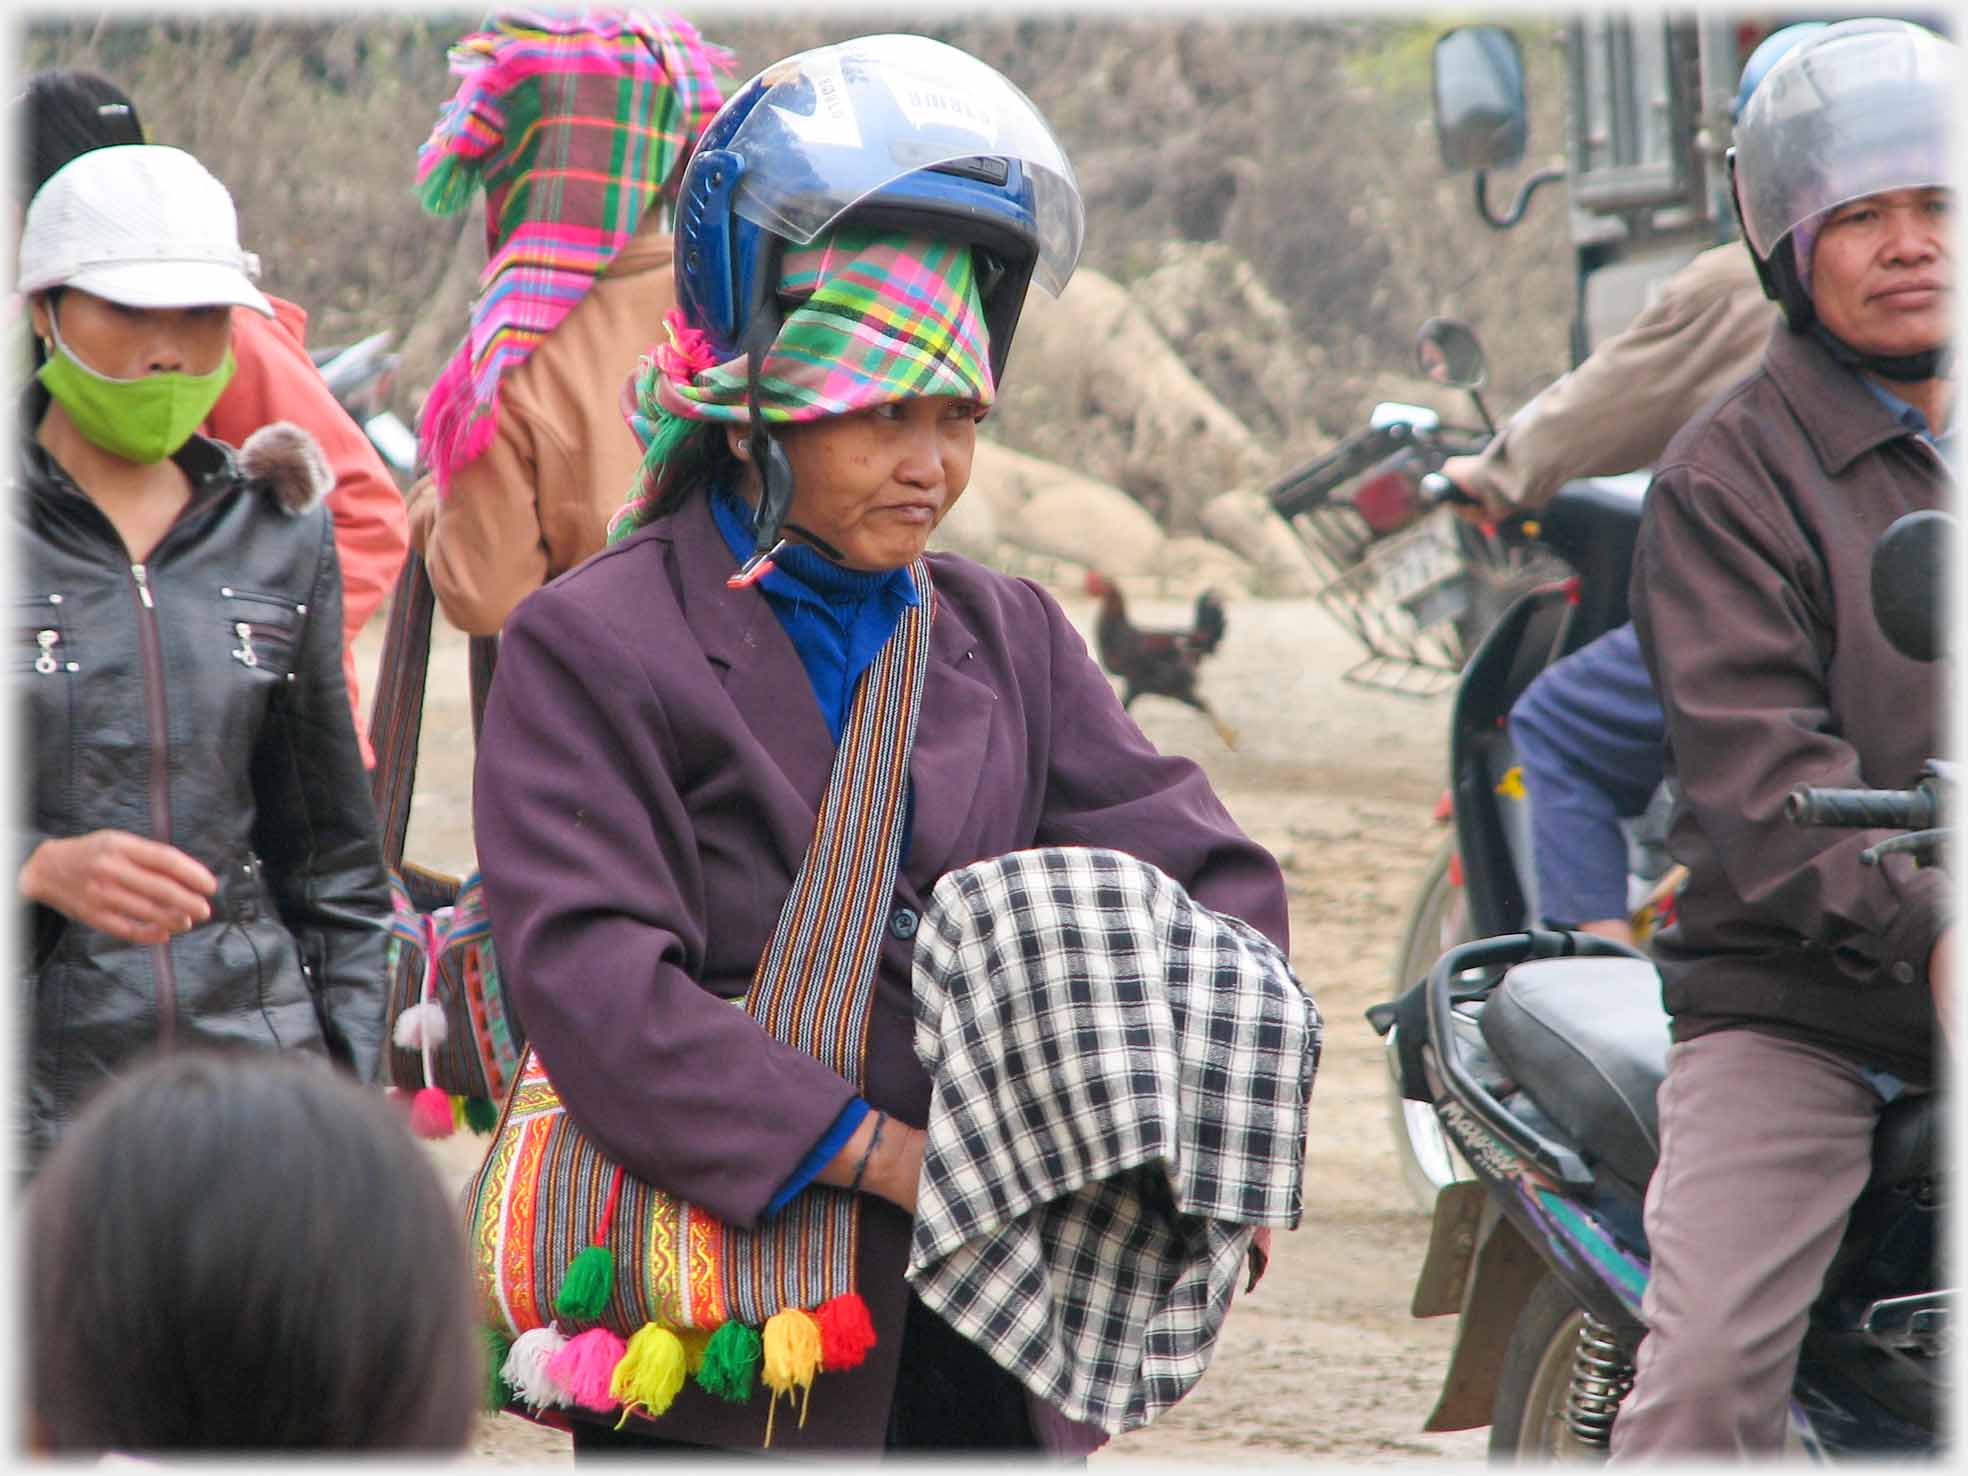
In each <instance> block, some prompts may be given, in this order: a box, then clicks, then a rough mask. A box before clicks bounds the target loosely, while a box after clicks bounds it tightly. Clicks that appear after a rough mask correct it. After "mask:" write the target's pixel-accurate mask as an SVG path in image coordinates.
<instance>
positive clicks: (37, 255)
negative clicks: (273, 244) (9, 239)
mask: <svg viewBox="0 0 1968 1476" xmlns="http://www.w3.org/2000/svg"><path fill="white" fill-rule="evenodd" d="M258 271H259V260H258V258H257V257H255V256H254V255H253V254H252V253H251V252H250V251H246V250H244V249H243V248H241V246H240V244H239V215H238V212H237V211H235V210H234V209H233V204H232V196H231V195H230V194H228V193H227V192H226V187H225V186H224V185H222V184H220V183H219V181H218V180H217V178H215V177H214V176H213V174H212V172H211V171H210V170H208V169H207V168H206V167H205V166H204V165H203V164H200V163H199V162H198V161H197V160H196V159H194V158H193V157H192V156H191V155H190V154H187V153H186V152H185V151H184V150H183V149H173V148H168V147H166V146H164V145H162V144H117V145H114V146H112V147H109V148H102V149H90V150H89V151H88V152H87V153H83V154H78V155H76V156H75V157H74V158H73V159H71V160H69V161H68V163H66V164H64V165H63V166H62V167H61V168H60V169H58V170H56V171H55V172H54V173H53V174H51V175H49V176H48V179H47V182H46V183H45V184H43V185H42V186H41V188H40V189H38V190H36V191H35V192H34V198H33V199H32V200H30V201H29V202H28V206H27V219H26V221H25V222H24V224H23V226H22V229H21V241H20V281H19V284H18V286H19V290H20V291H21V292H22V293H23V294H25V293H30V292H40V291H44V290H45V289H47V288H49V287H73V288H76V289H77V290H78V291H82V292H87V293H90V294H92V295H94V296H96V297H101V298H106V299H107V300H108V301H110V302H116V303H121V304H123V305H124V306H125V307H135V308H174V307H209V306H215V305H218V304H232V305H235V306H238V307H247V308H252V309H253V310H254V311H255V312H258V313H264V314H265V315H266V316H267V317H269V318H270V317H272V316H273V306H272V304H270V303H269V302H268V301H267V300H266V298H265V297H264V296H262V295H261V293H260V290H259V289H258V288H257V287H255V286H254V285H253V283H252V278H253V276H255V275H256V274H257V273H258Z"/></svg>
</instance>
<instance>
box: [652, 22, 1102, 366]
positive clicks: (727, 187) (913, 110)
mask: <svg viewBox="0 0 1968 1476" xmlns="http://www.w3.org/2000/svg"><path fill="white" fill-rule="evenodd" d="M850 214H851V215H852V217H853V221H854V223H855V224H856V225H868V226H874V227H881V228H889V229H896V230H905V231H910V232H913V233H915V234H918V235H925V236H932V237H936V238H939V239H944V240H955V241H966V242H969V243H970V244H971V245H972V246H973V247H974V248H975V250H976V252H977V256H978V259H977V263H976V266H977V279H978V283H979V287H980V289H981V295H982V298H983V302H984V317H985V328H986V331H987V332H988V333H989V334H990V340H991V372H992V375H993V376H994V377H997V376H1001V375H1002V373H1003V370H1004V362H1005V356H1006V354H1007V353H1008V352H1009V350H1010V347H1011V340H1012V335H1013V333H1014V331H1015V330H1016V328H1017V325H1018V318H1019V314H1020V312H1021V310H1022V309H1023V307H1024V302H1025V293H1026V290H1027V288H1028V286H1029V284H1030V283H1032V282H1034V281H1036V282H1037V283H1038V284H1039V285H1040V286H1041V287H1043V288H1044V289H1045V290H1046V291H1047V292H1049V293H1051V294H1052V295H1054V296H1057V295H1058V294H1059V293H1060V291H1061V290H1062V289H1063V288H1064V287H1065V285H1066V282H1067V279H1068V278H1070V277H1071V276H1072V274H1073V268H1074V266H1075V265H1076V264H1077V263H1078V261H1079V257H1080V247H1081V244H1082V242H1083V241H1084V239H1085V235H1086V211H1085V207H1084V206H1083V205H1082V204H1081V201H1080V190H1079V185H1078V184H1077V183H1076V182H1075V180H1074V178H1073V168H1072V165H1071V164H1069V163H1068V162H1067V159H1066V154H1065V151H1064V150H1063V149H1061V148H1060V146H1059V141H1058V140H1057V139H1056V138H1054V137H1053V133H1052V129H1051V128H1050V127H1049V126H1048V125H1047V123H1046V121H1045V119H1044V118H1043V117H1042V116H1040V114H1039V111H1038V109H1037V108H1035V107H1034V106H1033V105H1032V102H1031V100H1030V99H1029V98H1027V97H1026V96H1025V94H1024V93H1023V92H1021V91H1019V90H1018V88H1017V87H1015V86H1013V85H1012V84H1011V83H1010V82H1009V81H1007V80H1006V79H1005V78H1004V76H1003V75H1002V74H1000V73H999V72H998V71H997V70H996V69H994V68H992V67H990V66H987V65H985V64H984V63H983V62H981V61H979V60H977V58H975V57H973V56H970V55H968V54H967V53H965V52H962V51H959V50H957V49H956V48H955V47H952V46H946V45H944V44H943V43H942V42H940V41H932V40H930V39H928V38H927V37H924V36H904V35H888V36H864V37H860V38H858V39H856V40H852V41H842V42H838V43H835V44H833V45H829V46H821V47H817V48H815V49H814V50H811V51H804V52H801V53H799V54H798V55H796V56H791V57H788V58H786V59H785V60H784V61H779V62H775V63H773V64H772V65H771V66H769V67H767V68H765V70H764V71H762V72H760V73H759V74H758V75H757V76H756V77H754V78H752V79H751V80H750V81H749V82H747V83H746V84H745V85H744V86H743V87H741V88H739V89H738V91H737V92H735V93H733V94H732V96H731V98H730V99H729V100H728V101H727V102H726V103H725V104H724V106H723V107H722V108H720V109H719V110H718V112H717V115H716V116H715V117H714V118H712V120H711V122H710V124H709V126H708V127H707V128H706V129H705V130H704V135H703V137H702V139H701V140H700V141H699V142H698V145H697V149H696V152H695V153H694V154H693V155H692V157H691V160H690V163H689V165H688V167H687V168H686V169H685V171H684V176H683V181H682V185H681V187H680V189H679V191H678V202H677V208H676V229H675V236H676V263H677V265H676V280H677V298H678V303H679V305H680V306H681V307H682V309H683V312H684V315H685V316H686V317H687V318H688V319H689V320H690V322H691V324H692V325H693V326H694V327H696V328H698V329H699V330H701V331H702V332H703V333H704V334H705V335H706V336H707V337H708V338H709V339H710V341H711V344H712V346H713V347H714V348H715V349H716V351H717V353H718V354H719V356H720V357H721V358H735V357H737V356H738V355H739V354H742V353H749V352H753V351H757V350H762V349H763V348H765V347H766V346H767V345H769V344H770V343H771V341H772V338H773V336H774V335H775V334H776V333H777V332H778V330H779V322H780V313H779V305H778V301H777V297H776V294H775V293H774V291H773V288H774V287H775V286H776V284H777V280H778V272H779V267H778V263H779V258H780V253H781V252H782V250H783V249H784V246H785V245H787V244H791V245H794V246H803V245H806V244H807V243H808V242H810V241H812V240H814V239H815V238H816V237H818V236H819V235H821V234H822V233H823V232H825V231H827V230H828V229H829V228H831V227H833V226H834V225H835V224H836V223H838V222H839V221H840V220H841V219H842V217H844V216H848V215H850Z"/></svg>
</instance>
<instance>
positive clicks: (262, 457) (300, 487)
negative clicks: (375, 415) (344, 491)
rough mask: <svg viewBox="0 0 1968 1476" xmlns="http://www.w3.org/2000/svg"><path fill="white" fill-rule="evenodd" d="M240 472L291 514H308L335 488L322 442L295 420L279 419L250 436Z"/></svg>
mask: <svg viewBox="0 0 1968 1476" xmlns="http://www.w3.org/2000/svg"><path fill="white" fill-rule="evenodd" d="M239 470H240V473H241V475H243V476H244V477H245V478H246V479H247V480H248V481H250V482H253V483H255V484H256V485H257V486H259V488H260V489H261V490H263V491H264V492H266V493H267V495H268V496H270V497H271V498H272V499H273V500H274V503H275V505H276V506H278V507H279V508H280V510H281V511H282V512H285V513H288V514H290V515H297V514H300V513H304V512H306V511H307V510H308V509H309V508H311V507H313V506H314V505H315V504H316V503H317V502H319V501H321V499H322V498H324V497H326V496H327V495H328V493H329V492H330V491H331V490H332V489H333V488H334V485H335V473H334V471H333V470H332V469H331V468H330V467H329V465H328V458H327V456H326V455H325V454H324V453H323V452H322V449H321V446H320V443H319V442H317V441H316V440H315V439H314V437H313V436H312V435H310V434H309V433H308V432H307V431H305V430H303V429H301V427H300V426H298V425H295V424H294V423H293V422H292V421H291V420H276V421H274V422H272V423H271V424H269V425H263V426H261V427H260V428H259V429H258V430H256V431H254V432H253V434H252V435H250V436H248V437H247V438H246V443H245V444H244V445H243V446H241V447H240V448H239Z"/></svg>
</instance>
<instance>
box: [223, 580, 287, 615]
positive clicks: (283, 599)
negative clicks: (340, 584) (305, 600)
mask: <svg viewBox="0 0 1968 1476" xmlns="http://www.w3.org/2000/svg"><path fill="white" fill-rule="evenodd" d="M219 595H220V597H221V598H222V599H227V600H241V601H244V602H246V603H248V604H253V605H272V606H274V607H275V608H276V609H280V610H284V611H286V612H287V613H288V614H290V615H305V614H307V608H308V607H307V606H306V605H303V604H301V603H300V602H299V601H297V600H290V599H288V598H287V596H286V595H277V594H266V593H264V592H263V591H260V590H257V589H239V588H237V587H235V586H233V585H230V584H222V585H220V586H219ZM247 618H249V619H250V618H251V617H250V616H248V617H247Z"/></svg>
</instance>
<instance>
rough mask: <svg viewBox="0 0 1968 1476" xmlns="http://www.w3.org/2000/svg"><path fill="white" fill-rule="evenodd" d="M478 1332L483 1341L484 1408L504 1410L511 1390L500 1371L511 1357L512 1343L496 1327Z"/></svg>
mask: <svg viewBox="0 0 1968 1476" xmlns="http://www.w3.org/2000/svg"><path fill="white" fill-rule="evenodd" d="M479 1332H480V1334H481V1335H482V1336H483V1337H484V1339H485V1372H486V1380H485V1407H486V1408H487V1409H504V1408H505V1407H506V1401H507V1400H509V1399H511V1398H512V1390H511V1389H510V1388H509V1387H508V1386H507V1384H506V1379H505V1375H504V1374H503V1373H502V1372H501V1370H502V1369H503V1368H504V1367H505V1364H506V1360H507V1359H508V1358H510V1357H511V1356H512V1343H511V1342H510V1341H509V1340H508V1339H507V1337H506V1335H505V1334H504V1333H502V1332H500V1331H499V1329H497V1328H496V1327H485V1328H480V1329H479Z"/></svg>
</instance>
